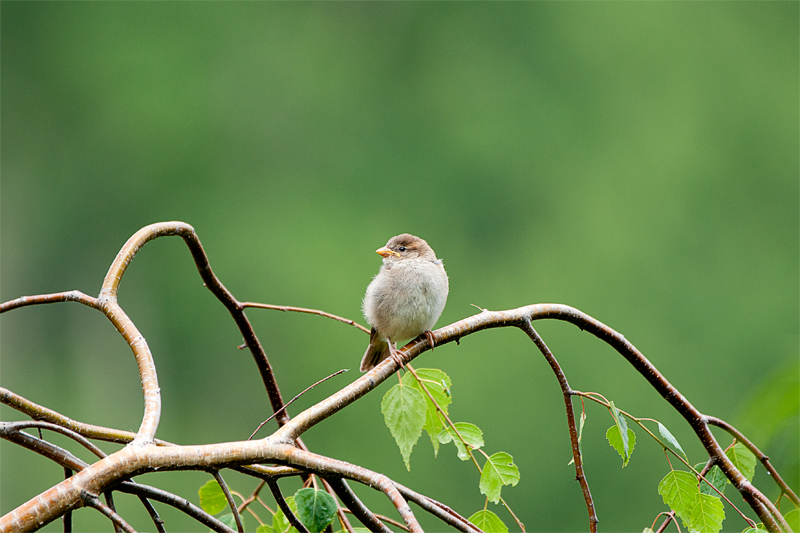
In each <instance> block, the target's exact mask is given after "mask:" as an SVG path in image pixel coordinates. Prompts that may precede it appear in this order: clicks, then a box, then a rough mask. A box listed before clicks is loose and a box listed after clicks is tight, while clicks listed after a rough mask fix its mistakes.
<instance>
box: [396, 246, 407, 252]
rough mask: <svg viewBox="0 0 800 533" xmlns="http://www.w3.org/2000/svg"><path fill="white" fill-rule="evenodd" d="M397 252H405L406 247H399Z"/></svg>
mask: <svg viewBox="0 0 800 533" xmlns="http://www.w3.org/2000/svg"><path fill="white" fill-rule="evenodd" d="M398 250H399V251H401V252H405V251H406V247H405V246H401V247H399V248H398Z"/></svg>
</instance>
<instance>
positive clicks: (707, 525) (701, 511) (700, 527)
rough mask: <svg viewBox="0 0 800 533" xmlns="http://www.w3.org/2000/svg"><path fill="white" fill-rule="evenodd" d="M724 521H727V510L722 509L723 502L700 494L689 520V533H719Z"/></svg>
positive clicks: (708, 495)
mask: <svg viewBox="0 0 800 533" xmlns="http://www.w3.org/2000/svg"><path fill="white" fill-rule="evenodd" d="M723 520H725V509H723V507H722V500H720V499H719V498H717V497H715V496H711V495H710V494H699V498H698V500H697V503H696V504H695V506H694V508H693V509H692V513H691V518H690V520H689V531H690V532H692V533H719V531H720V530H721V529H722V521H723Z"/></svg>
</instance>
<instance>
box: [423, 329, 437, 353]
mask: <svg viewBox="0 0 800 533" xmlns="http://www.w3.org/2000/svg"><path fill="white" fill-rule="evenodd" d="M423 335H425V338H426V339H428V344H430V345H431V350H433V347H434V346H436V342H435V341H434V340H433V332H432V331H431V330H427V331H425V332H424V333H423Z"/></svg>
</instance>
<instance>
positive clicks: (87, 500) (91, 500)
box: [81, 491, 136, 533]
mask: <svg viewBox="0 0 800 533" xmlns="http://www.w3.org/2000/svg"><path fill="white" fill-rule="evenodd" d="M81 497H82V498H83V503H84V504H85V505H86V506H87V507H92V508H94V509H97V510H98V511H100V512H101V513H103V514H104V515H106V516H107V517H108V519H109V520H111V522H112V523H113V524H114V528H115V529H116V528H117V527H119V528H120V529H121V530H122V531H125V532H126V533H136V530H135V529H133V528H132V527H131V526H130V524H128V523H127V522H126V521H125V520H124V519H123V518H122V517H121V516H120V515H118V514H117V513H116V512H115V511H114V510H113V509H111V508H110V507H109V506H108V505H106V504H104V503H103V502H101V501H100V498H98V497H97V496H95V495H94V494H91V493H89V492H87V491H83V492H82V493H81Z"/></svg>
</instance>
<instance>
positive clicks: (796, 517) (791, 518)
mask: <svg viewBox="0 0 800 533" xmlns="http://www.w3.org/2000/svg"><path fill="white" fill-rule="evenodd" d="M783 517H784V518H785V519H786V523H787V524H789V527H790V528H792V531H794V532H796V533H798V532H800V509H794V510H793V511H789V512H788V513H786V514H785V515H783Z"/></svg>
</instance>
